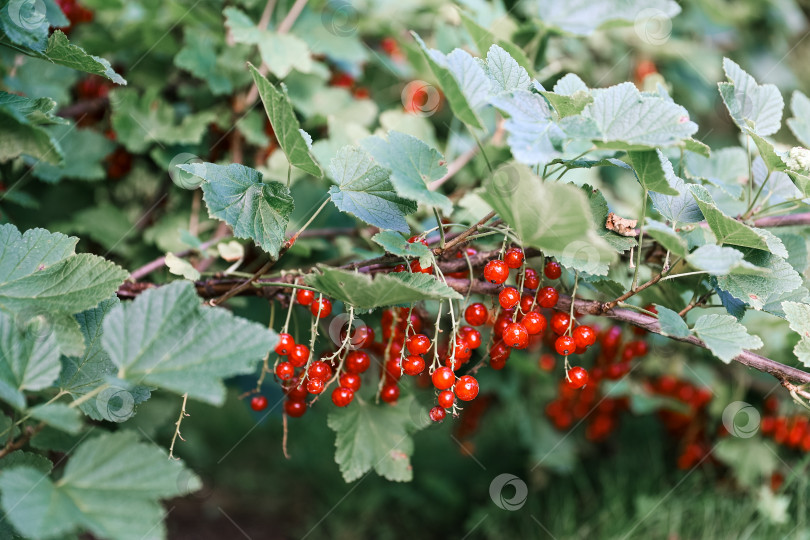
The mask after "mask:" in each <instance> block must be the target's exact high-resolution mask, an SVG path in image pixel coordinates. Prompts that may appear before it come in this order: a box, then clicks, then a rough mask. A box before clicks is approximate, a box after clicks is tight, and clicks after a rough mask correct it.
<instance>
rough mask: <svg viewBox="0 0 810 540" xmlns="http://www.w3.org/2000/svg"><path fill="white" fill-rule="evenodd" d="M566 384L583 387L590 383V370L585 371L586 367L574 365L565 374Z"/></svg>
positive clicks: (570, 386) (571, 386)
mask: <svg viewBox="0 0 810 540" xmlns="http://www.w3.org/2000/svg"><path fill="white" fill-rule="evenodd" d="M565 384H566V385H568V387H569V388H574V389H576V388H582V387H583V386H585V385H586V384H588V372H587V371H585V368H581V367H579V366H574V367H572V368H571V369H569V370H568V373H567V374H566V375H565Z"/></svg>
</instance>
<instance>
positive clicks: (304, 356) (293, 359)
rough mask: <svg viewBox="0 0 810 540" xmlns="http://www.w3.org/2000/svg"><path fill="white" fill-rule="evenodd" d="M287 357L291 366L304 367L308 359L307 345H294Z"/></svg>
mask: <svg viewBox="0 0 810 540" xmlns="http://www.w3.org/2000/svg"><path fill="white" fill-rule="evenodd" d="M287 358H289V361H290V363H291V364H292V365H293V366H295V367H304V366H305V365H306V363H307V361H308V360H309V347H307V346H306V345H303V344H299V345H296V346H295V347H293V349H292V352H291V353H290V354H289V355H288V356H287Z"/></svg>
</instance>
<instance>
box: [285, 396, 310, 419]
mask: <svg viewBox="0 0 810 540" xmlns="http://www.w3.org/2000/svg"><path fill="white" fill-rule="evenodd" d="M284 412H285V413H287V416H289V417H291V418H300V417H301V416H304V413H305V412H307V403H306V401H304V400H300V399H288V400H287V401H285V402H284Z"/></svg>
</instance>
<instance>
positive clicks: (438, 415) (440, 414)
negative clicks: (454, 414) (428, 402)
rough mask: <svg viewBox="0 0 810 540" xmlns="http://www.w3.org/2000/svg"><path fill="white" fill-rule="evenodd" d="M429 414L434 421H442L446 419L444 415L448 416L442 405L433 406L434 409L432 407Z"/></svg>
mask: <svg viewBox="0 0 810 540" xmlns="http://www.w3.org/2000/svg"><path fill="white" fill-rule="evenodd" d="M428 415H429V416H430V419H431V420H433V421H434V422H441V421H442V420H444V417H445V416H447V412H445V410H444V409H442V408H441V407H433V408H432V409H430V412H429V413H428Z"/></svg>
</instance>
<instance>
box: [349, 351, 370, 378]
mask: <svg viewBox="0 0 810 540" xmlns="http://www.w3.org/2000/svg"><path fill="white" fill-rule="evenodd" d="M370 365H371V357H370V356H369V355H368V353H367V352H365V351H351V352H350V353H349V354H347V355H346V361H345V366H346V371H348V372H349V373H363V372H364V371H365V370H367V369H368V367H369V366H370Z"/></svg>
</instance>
